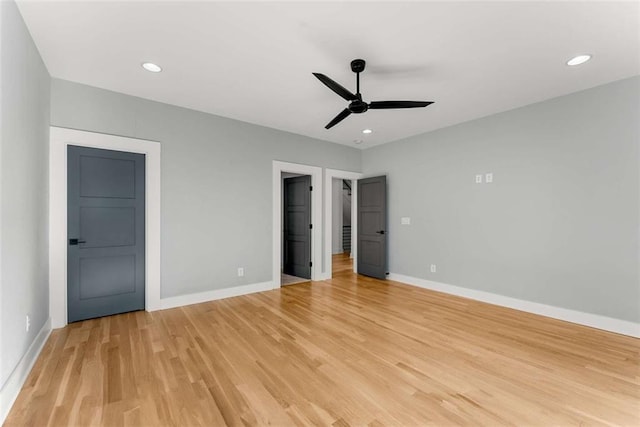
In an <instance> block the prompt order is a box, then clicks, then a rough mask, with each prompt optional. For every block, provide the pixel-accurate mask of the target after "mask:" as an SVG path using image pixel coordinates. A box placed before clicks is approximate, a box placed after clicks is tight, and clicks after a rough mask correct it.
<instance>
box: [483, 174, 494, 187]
mask: <svg viewBox="0 0 640 427" xmlns="http://www.w3.org/2000/svg"><path fill="white" fill-rule="evenodd" d="M484 182H486V183H487V184H489V183H491V182H493V174H492V173H488V174H486V175H485V176H484Z"/></svg>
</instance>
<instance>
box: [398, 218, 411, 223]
mask: <svg viewBox="0 0 640 427" xmlns="http://www.w3.org/2000/svg"><path fill="white" fill-rule="evenodd" d="M400 224H402V225H411V218H409V217H408V216H403V217H402V218H400Z"/></svg>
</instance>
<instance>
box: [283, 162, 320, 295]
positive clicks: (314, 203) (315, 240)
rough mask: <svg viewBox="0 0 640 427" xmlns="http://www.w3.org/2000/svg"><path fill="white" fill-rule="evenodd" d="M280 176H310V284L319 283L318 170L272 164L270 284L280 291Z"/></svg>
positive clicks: (316, 168) (315, 167) (295, 165)
mask: <svg viewBox="0 0 640 427" xmlns="http://www.w3.org/2000/svg"><path fill="white" fill-rule="evenodd" d="M282 172H290V173H299V174H303V175H311V186H313V191H312V192H311V223H312V224H313V231H312V233H311V262H312V263H313V265H312V266H311V280H321V276H322V168H319V167H317V166H308V165H301V164H298V163H287V162H281V161H278V160H274V161H273V174H272V186H271V190H272V200H273V245H272V251H273V255H272V261H273V264H272V281H273V284H274V286H275V287H276V288H278V287H280V265H281V259H280V258H281V257H282V251H281V249H280V248H281V246H282V222H281V216H282V184H281V181H282Z"/></svg>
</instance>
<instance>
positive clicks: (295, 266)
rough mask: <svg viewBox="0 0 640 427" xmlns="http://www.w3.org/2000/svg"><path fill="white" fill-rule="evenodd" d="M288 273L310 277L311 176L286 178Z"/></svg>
mask: <svg viewBox="0 0 640 427" xmlns="http://www.w3.org/2000/svg"><path fill="white" fill-rule="evenodd" d="M283 199H284V209H283V212H284V239H283V244H284V251H283V252H284V253H283V256H284V260H283V261H284V263H283V264H284V265H283V271H284V273H285V274H290V275H292V276H297V277H302V278H305V279H311V227H312V225H311V177H310V176H308V175H305V176H298V177H295V178H285V179H284V197H283Z"/></svg>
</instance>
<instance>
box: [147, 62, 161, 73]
mask: <svg viewBox="0 0 640 427" xmlns="http://www.w3.org/2000/svg"><path fill="white" fill-rule="evenodd" d="M142 68H144V69H145V70H147V71H151V72H152V73H159V72H160V71H162V68H161V67H160V66H159V65H156V64H154V63H153V62H145V63H143V64H142Z"/></svg>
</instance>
